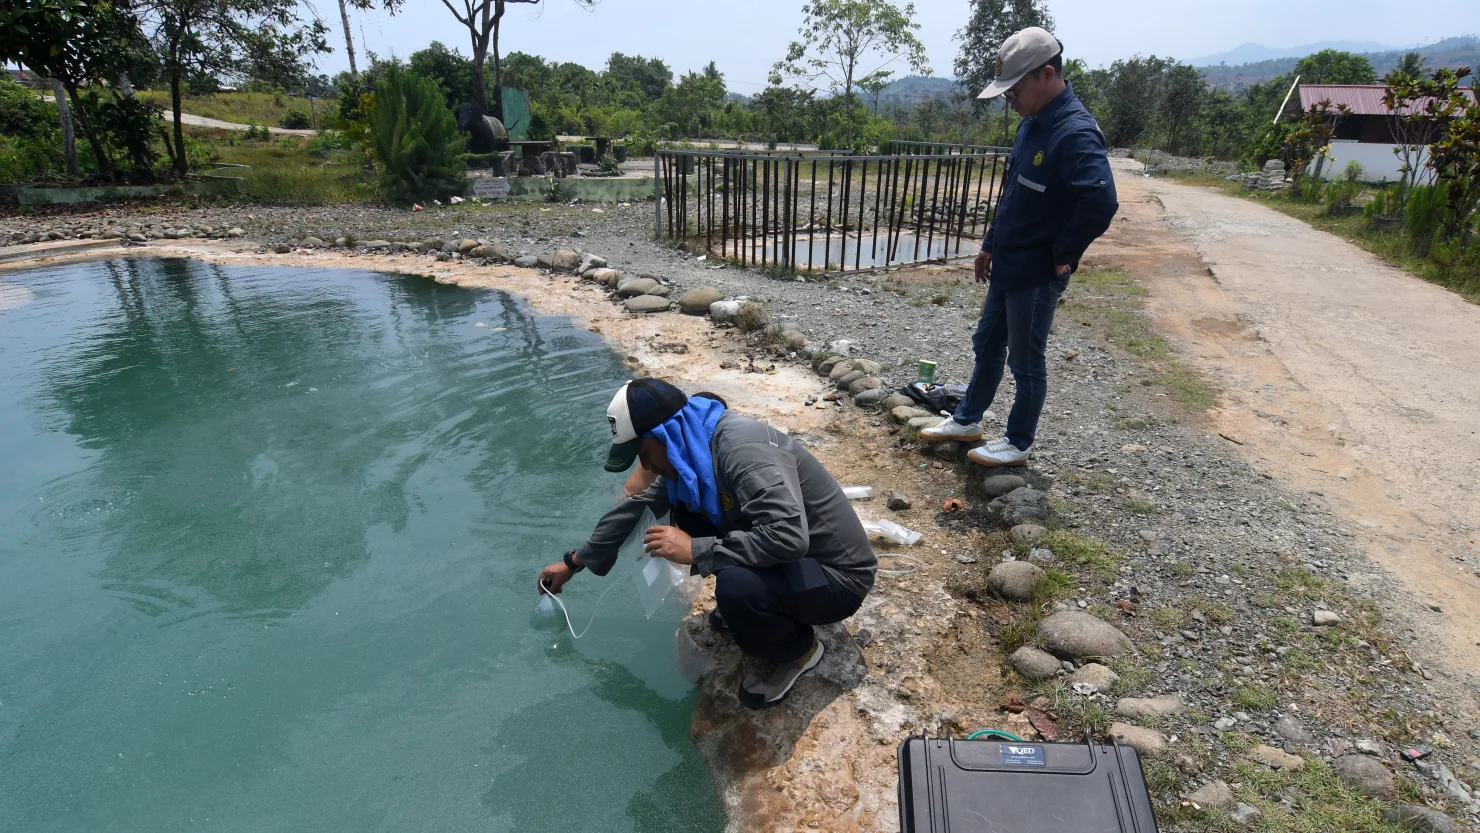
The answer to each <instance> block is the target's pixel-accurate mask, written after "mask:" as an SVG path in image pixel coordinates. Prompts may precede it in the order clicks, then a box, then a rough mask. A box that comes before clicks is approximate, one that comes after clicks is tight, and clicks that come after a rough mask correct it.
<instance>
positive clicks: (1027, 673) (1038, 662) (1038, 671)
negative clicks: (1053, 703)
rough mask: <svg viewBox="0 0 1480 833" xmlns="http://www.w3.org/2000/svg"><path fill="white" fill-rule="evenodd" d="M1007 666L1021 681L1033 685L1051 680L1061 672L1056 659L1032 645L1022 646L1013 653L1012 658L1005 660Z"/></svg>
mask: <svg viewBox="0 0 1480 833" xmlns="http://www.w3.org/2000/svg"><path fill="white" fill-rule="evenodd" d="M1007 664H1008V665H1011V666H1012V670H1014V671H1016V672H1018V674H1020V675H1022V678H1023V679H1025V680H1027V681H1028V682H1035V683H1036V682H1038V681H1039V680H1051V679H1053V678H1054V677H1055V676H1057V675H1058V673H1059V671H1061V670H1063V666H1062V665H1061V664H1060V663H1059V660H1058V658H1057V657H1055V656H1054V655H1053V654H1050V653H1048V652H1046V651H1041V650H1039V649H1037V648H1034V647H1033V646H1032V645H1024V646H1023V647H1021V648H1019V649H1017V650H1016V651H1013V652H1012V656H1010V657H1008V658H1007Z"/></svg>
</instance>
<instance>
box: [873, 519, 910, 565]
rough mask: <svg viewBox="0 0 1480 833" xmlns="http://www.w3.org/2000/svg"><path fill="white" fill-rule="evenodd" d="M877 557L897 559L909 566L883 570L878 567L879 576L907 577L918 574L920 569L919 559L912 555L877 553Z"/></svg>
mask: <svg viewBox="0 0 1480 833" xmlns="http://www.w3.org/2000/svg"><path fill="white" fill-rule="evenodd" d="M864 523H865V524H866V523H868V521H864ZM878 557H879V558H898V559H900V560H901V561H905V562H907V563H908V564H909V565H910V566H908V567H899V568H885V567H880V568H879V571H878V572H879V575H881V576H907V575H909V574H911V573H918V572H920V567H919V564H920V559H918V558H916V557H914V556H913V555H905V554H904V553H899V552H881V553H879V556H878Z"/></svg>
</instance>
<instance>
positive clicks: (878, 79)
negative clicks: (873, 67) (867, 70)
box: [858, 70, 894, 116]
mask: <svg viewBox="0 0 1480 833" xmlns="http://www.w3.org/2000/svg"><path fill="white" fill-rule="evenodd" d="M893 77H894V73H893V72H890V71H888V70H885V71H884V72H876V73H874V74H873V75H872V76H870V77H868V78H866V79H864V80H862V81H859V82H858V88H859V89H860V90H863V91H864V93H866V94H867V95H868V97H869V99H870V100H871V101H872V102H873V108H872V109H873V112H874V115H876V116H877V115H879V96H880V95H882V94H883V93H884V90H886V89H888V88H889V84H890V83H891V80H890V79H892V78H893Z"/></svg>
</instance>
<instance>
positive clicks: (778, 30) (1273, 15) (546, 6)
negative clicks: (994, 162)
mask: <svg viewBox="0 0 1480 833" xmlns="http://www.w3.org/2000/svg"><path fill="white" fill-rule="evenodd" d="M313 2H314V4H315V6H316V7H317V8H318V10H319V12H320V13H321V14H323V15H324V16H325V20H326V21H327V22H328V23H329V24H330V26H331V30H332V36H331V38H330V44H331V45H333V46H334V47H335V51H334V53H333V54H330V55H324V56H320V59H319V62H318V63H319V69H320V71H321V72H324V73H326V74H328V75H333V74H334V73H336V72H339V71H340V70H343V69H348V68H349V61H348V59H347V58H346V57H345V54H344V36H343V32H342V29H341V27H340V23H339V19H338V15H337V14H336V12H337V11H338V8H337V3H336V2H334V0H313ZM453 2H454V3H455V4H456V5H459V6H460V5H461V3H460V2H459V0H453ZM896 2H898V0H896ZM802 3H803V0H601V2H600V3H598V4H597V5H596V6H595V7H594V8H592V9H590V10H586V9H585V8H583V7H582V6H580V5H578V4H577V3H576V2H575V0H544V2H542V3H540V4H539V5H537V6H532V7H531V6H525V5H516V4H512V3H511V4H510V5H509V6H508V9H509V11H508V12H507V13H506V14H505V16H504V24H503V29H502V35H501V38H500V40H501V43H502V47H503V52H505V53H508V52H513V51H521V52H529V53H532V54H536V55H540V56H543V57H545V58H547V59H555V60H561V61H575V62H577V63H581V64H584V65H586V66H588V67H591V68H592V69H600V68H601V67H602V66H603V65H604V64H605V62H606V57H607V56H608V55H609V54H611V53H612V52H624V53H627V54H637V55H643V56H646V57H658V58H661V59H663V60H664V61H665V62H666V63H667V64H668V65H669V66H670V67H672V68H673V70H674V72H675V74H682V73H683V72H686V71H689V70H697V69H700V68H702V67H703V66H704V65H705V64H707V63H708V62H710V61H714V62H715V63H716V64H717V65H718V66H719V69H720V71H721V72H723V73H724V75H725V80H726V82H727V83H728V85H729V89H730V90H731V91H732V92H738V93H744V94H751V93H754V92H757V91H759V90H761V89H762V88H764V86H765V84H766V76H767V73H768V71H769V70H770V68H771V65H772V64H774V63H775V62H776V61H777V60H778V59H779V58H781V57H782V55H783V54H784V53H785V51H786V46H787V44H788V43H789V42H790V41H791V40H792V39H793V38H795V37H796V31H797V27H798V26H799V25H800V24H801V21H802V14H801V6H802ZM915 6H916V9H915V18H916V20H917V21H918V22H919V24H920V30H919V32H918V36H919V38H920V40H921V42H922V43H924V44H925V48H926V51H927V53H928V55H929V59H930V65H931V68H932V69H933V70H934V74H936V75H943V76H947V77H950V76H951V75H952V71H951V67H952V64H953V62H954V60H955V57H956V52H957V47H958V45H957V43H956V42H955V40H954V38H953V36H954V34H955V32H956V31H957V30H958V29H960V28H961V27H962V26H963V25H964V24H965V22H966V18H967V16H968V14H969V8H970V6H969V3H968V2H966V0H916V3H915ZM1048 8H1049V11H1050V12H1051V13H1052V14H1053V16H1054V18H1055V20H1056V22H1057V28H1056V30H1055V31H1056V34H1057V35H1058V37H1059V39H1060V40H1062V41H1063V42H1064V47H1065V54H1066V55H1067V56H1068V57H1070V58H1083V59H1084V60H1085V61H1087V62H1088V63H1089V64H1090V65H1091V66H1100V65H1104V64H1108V63H1110V62H1111V61H1114V60H1115V59H1116V58H1125V57H1130V56H1132V55H1136V54H1142V55H1150V54H1155V55H1161V56H1170V57H1173V58H1178V59H1181V60H1187V59H1190V58H1195V57H1199V56H1202V55H1208V54H1212V53H1216V52H1222V51H1224V50H1227V49H1231V48H1233V47H1235V46H1238V45H1240V44H1243V43H1246V42H1250V41H1252V42H1255V43H1261V44H1264V45H1265V46H1292V45H1296V44H1302V43H1310V42H1314V41H1326V40H1354V41H1379V42H1382V43H1387V44H1391V45H1393V46H1395V47H1406V46H1414V45H1418V44H1421V43H1428V42H1432V41H1435V40H1438V39H1440V38H1445V37H1451V36H1454V35H1460V34H1466V33H1473V32H1480V3H1477V2H1476V0H1427V2H1426V3H1425V4H1424V13H1423V14H1404V13H1395V12H1394V11H1393V4H1392V0H1300V1H1299V2H1290V0H1231V2H1214V1H1213V0H1120V2H1116V3H1107V2H1105V0H1049V3H1048ZM350 15H351V21H350V25H351V28H352V31H353V33H354V38H355V49H356V52H357V54H358V55H359V57H360V59H361V61H363V58H364V50H365V49H366V48H368V49H370V50H373V51H374V52H376V53H377V54H379V55H382V56H390V55H397V56H400V57H403V58H404V57H406V56H408V55H410V54H411V53H412V52H415V51H417V50H418V49H421V48H423V47H425V46H426V45H427V44H428V43H430V42H432V41H434V40H440V41H442V42H443V43H445V44H447V45H448V46H450V47H456V48H458V49H459V50H460V51H461V52H462V53H463V54H465V55H466V54H469V53H470V51H471V50H470V48H469V45H468V34H467V30H466V29H464V28H463V27H462V26H461V24H459V23H458V22H457V21H456V20H454V19H453V17H452V14H451V12H449V11H447V9H446V8H445V7H444V6H443V5H442V3H441V2H440V0H406V2H405V6H404V7H403V10H402V11H401V12H400V13H399V14H397V15H396V16H394V17H392V16H390V15H388V14H385V13H384V12H373V13H368V12H356V11H353V10H352V11H351V12H350ZM901 74H905V73H902V72H900V73H896V75H901Z"/></svg>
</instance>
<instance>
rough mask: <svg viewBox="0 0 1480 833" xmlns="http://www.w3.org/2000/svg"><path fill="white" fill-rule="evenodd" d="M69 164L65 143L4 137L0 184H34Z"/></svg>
mask: <svg viewBox="0 0 1480 833" xmlns="http://www.w3.org/2000/svg"><path fill="white" fill-rule="evenodd" d="M65 164H66V160H64V159H63V158H62V145H61V141H60V140H57V141H52V140H50V139H48V138H38V137H34V136H0V182H30V181H32V180H35V179H37V178H40V177H43V176H46V175H47V174H49V173H53V172H55V171H59V170H61V169H62V167H63V166H64V165H65Z"/></svg>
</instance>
